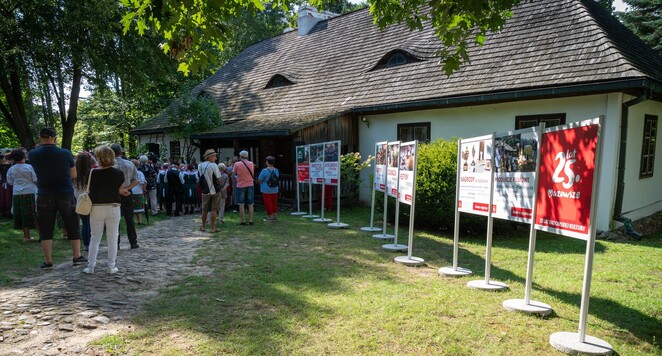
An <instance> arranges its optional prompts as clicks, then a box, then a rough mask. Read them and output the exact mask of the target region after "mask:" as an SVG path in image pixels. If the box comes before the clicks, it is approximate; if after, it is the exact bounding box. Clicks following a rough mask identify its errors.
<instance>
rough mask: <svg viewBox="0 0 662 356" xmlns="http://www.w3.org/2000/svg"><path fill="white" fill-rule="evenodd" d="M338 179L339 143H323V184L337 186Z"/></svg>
mask: <svg viewBox="0 0 662 356" xmlns="http://www.w3.org/2000/svg"><path fill="white" fill-rule="evenodd" d="M339 179H340V141H330V142H325V143H324V184H326V185H338V181H339Z"/></svg>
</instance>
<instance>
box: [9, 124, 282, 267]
mask: <svg viewBox="0 0 662 356" xmlns="http://www.w3.org/2000/svg"><path fill="white" fill-rule="evenodd" d="M39 139H40V144H39V147H38V148H35V149H33V150H32V151H30V152H28V151H27V150H26V149H25V148H17V149H14V150H12V151H11V152H10V153H9V154H6V155H3V156H2V160H1V161H0V179H1V182H0V183H1V187H2V191H0V200H1V202H0V210H1V211H0V213H1V214H2V215H4V216H10V217H12V219H13V228H14V229H16V230H21V231H22V233H23V241H25V242H31V241H39V242H40V244H41V250H42V253H43V257H44V262H43V263H42V265H41V266H40V267H41V268H42V269H50V268H52V267H53V260H52V256H51V255H52V248H53V242H52V241H53V237H54V231H55V230H56V220H57V221H61V225H62V226H61V227H62V229H63V235H64V236H65V238H66V239H67V240H69V241H70V244H71V251H72V257H71V258H72V263H73V265H81V264H86V267H85V268H84V269H83V272H84V273H89V274H91V273H94V272H95V269H96V267H97V255H98V252H99V246H100V243H101V239H102V235H103V234H104V232H105V234H106V238H107V241H108V256H107V261H106V263H107V268H108V269H107V270H108V273H111V274H112V273H117V272H118V271H119V268H118V267H117V261H116V260H117V254H118V249H119V248H120V236H119V224H120V220H121V219H122V218H123V219H124V220H125V224H126V233H127V238H128V240H129V244H130V246H131V249H136V248H139V247H140V246H139V244H138V234H137V232H136V226H135V221H134V217H135V218H136V220H137V223H138V225H141V224H143V219H144V218H146V219H148V217H149V216H148V214H149V215H157V214H158V213H159V212H162V211H165V213H166V215H168V216H181V215H186V214H194V213H195V212H198V211H199V212H200V213H201V215H202V216H201V221H202V226H201V227H200V230H201V231H207V223H208V222H209V231H210V232H217V231H218V230H219V226H220V225H222V224H224V219H225V212H226V207H232V208H234V210H233V211H234V212H239V213H240V219H241V222H240V225H253V224H254V212H255V211H254V199H255V192H254V189H255V185H258V186H259V189H260V192H261V195H262V198H263V199H264V204H265V207H266V213H267V216H266V218H264V219H263V221H265V222H276V221H278V215H277V214H278V193H279V192H278V179H279V175H280V172H279V170H278V169H277V168H276V167H275V158H274V157H272V156H269V157H267V158H266V161H265V165H266V166H265V168H264V169H262V170H261V171H260V172H259V174H258V175H256V172H255V169H256V168H255V167H256V165H255V164H254V163H253V162H252V161H250V160H249V158H248V152H247V151H245V150H242V151H241V152H239V155H238V156H237V157H234V158H232V159H230V160H228V161H227V162H220V163H217V160H218V153H217V152H215V151H214V150H213V149H209V150H207V151H205V153H204V154H203V157H202V158H203V159H202V163H200V164H199V165H198V164H195V162H191V163H190V164H181V165H180V162H178V161H176V160H172V159H171V160H170V161H168V162H164V163H160V162H158V159H157V158H156V156H155V155H152V154H150V155H142V156H140V157H138V159H137V160H136V159H134V160H128V159H126V157H125V155H124V149H123V147H122V146H121V145H120V144H117V143H115V144H112V145H100V146H98V147H97V148H96V149H95V150H94V152H86V151H84V152H80V153H78V154H77V155H76V156H75V157H74V156H73V155H72V153H71V152H70V151H69V150H67V149H63V148H60V147H58V145H57V133H56V131H55V130H54V129H52V128H44V129H42V130H41V131H40V132H39ZM203 183H204V184H203ZM203 188H204V189H203ZM82 194H87V195H88V196H89V198H90V200H91V201H92V208H91V210H90V213H89V215H80V214H77V213H76V202H77V201H78V200H79V197H81V195H82ZM7 196H9V199H8V198H7ZM246 210H247V211H246ZM34 230H36V231H37V232H38V234H39V239H38V240H37V239H36V238H34V237H33V236H31V231H34ZM81 242H82V246H81ZM81 250H84V251H87V252H88V254H87V258H86V257H85V256H83V255H82V253H81Z"/></svg>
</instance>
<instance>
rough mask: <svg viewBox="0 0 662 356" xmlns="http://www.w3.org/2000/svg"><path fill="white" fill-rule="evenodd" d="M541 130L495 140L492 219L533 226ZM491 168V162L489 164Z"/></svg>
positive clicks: (520, 131) (519, 132) (517, 133)
mask: <svg viewBox="0 0 662 356" xmlns="http://www.w3.org/2000/svg"><path fill="white" fill-rule="evenodd" d="M538 131H539V127H531V128H526V129H522V130H517V131H509V132H504V133H499V134H496V136H495V137H494V160H493V161H492V164H491V166H492V167H491V168H493V169H494V170H495V171H494V197H493V198H492V204H493V205H494V209H496V210H494V212H493V213H492V217H495V218H499V219H505V220H511V221H519V222H524V223H531V214H532V213H533V197H534V192H535V182H536V157H537V156H538V141H539V139H540V138H539V133H538ZM485 164H486V169H487V170H489V168H488V167H487V166H489V165H490V161H486V162H485Z"/></svg>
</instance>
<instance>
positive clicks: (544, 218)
mask: <svg viewBox="0 0 662 356" xmlns="http://www.w3.org/2000/svg"><path fill="white" fill-rule="evenodd" d="M599 130H600V125H599V123H598V119H594V120H590V121H586V122H583V123H581V124H578V125H566V126H557V127H554V128H550V129H546V130H545V133H544V134H543V137H542V146H541V149H540V151H541V156H540V159H541V160H540V177H539V178H538V201H537V210H536V217H535V228H536V229H538V230H544V231H548V232H553V233H557V234H561V235H565V236H569V237H574V238H578V239H582V240H587V239H588V237H589V234H590V231H589V224H590V221H591V195H592V192H593V185H594V172H595V168H596V167H595V157H596V150H597V144H598V135H599Z"/></svg>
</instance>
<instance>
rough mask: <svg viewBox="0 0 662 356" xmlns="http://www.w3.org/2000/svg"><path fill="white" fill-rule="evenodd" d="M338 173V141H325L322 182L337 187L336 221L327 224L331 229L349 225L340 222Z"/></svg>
mask: <svg viewBox="0 0 662 356" xmlns="http://www.w3.org/2000/svg"><path fill="white" fill-rule="evenodd" d="M340 173H341V172H340V141H331V142H326V143H325V144H324V184H326V185H332V186H335V187H336V189H337V190H336V193H337V194H336V199H337V200H336V222H333V223H330V224H328V225H327V227H329V228H331V229H344V228H347V227H349V225H347V224H345V223H341V222H340ZM322 194H324V193H322ZM322 211H324V200H322ZM323 216H324V215H322V217H323Z"/></svg>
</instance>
